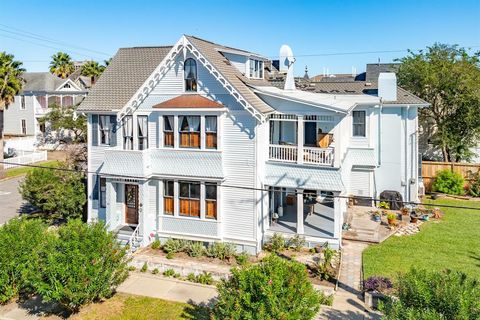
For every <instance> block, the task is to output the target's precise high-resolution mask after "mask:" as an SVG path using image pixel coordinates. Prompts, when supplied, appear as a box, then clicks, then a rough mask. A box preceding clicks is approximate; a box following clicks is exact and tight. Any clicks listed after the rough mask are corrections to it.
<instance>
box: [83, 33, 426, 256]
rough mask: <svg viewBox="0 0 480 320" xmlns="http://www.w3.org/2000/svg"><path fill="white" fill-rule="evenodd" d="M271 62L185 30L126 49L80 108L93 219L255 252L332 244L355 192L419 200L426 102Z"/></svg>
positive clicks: (381, 85)
mask: <svg viewBox="0 0 480 320" xmlns="http://www.w3.org/2000/svg"><path fill="white" fill-rule="evenodd" d="M266 63H267V59H266V58H264V57H262V56H261V55H258V54H255V53H251V52H248V51H244V50H240V49H234V48H230V47H225V46H222V45H219V44H215V43H212V42H209V41H205V40H202V39H199V38H196V37H192V36H182V37H181V38H180V39H179V40H178V42H177V43H176V44H175V45H173V46H167V47H137V48H123V49H120V50H119V51H118V52H117V54H116V55H115V57H114V58H113V60H112V62H111V64H110V65H109V66H108V68H107V69H106V70H105V72H104V73H103V75H102V76H101V77H100V79H99V80H98V81H97V83H96V85H95V86H94V87H93V89H92V90H91V91H90V93H89V95H88V96H87V98H86V99H85V100H84V101H83V102H82V103H81V105H80V106H79V109H78V111H81V112H84V113H86V114H87V115H88V171H89V176H88V215H89V216H88V219H89V220H90V221H94V220H103V221H105V222H106V224H107V226H108V228H109V229H111V230H117V229H119V228H125V227H129V228H130V230H131V231H132V232H135V234H137V235H138V238H139V239H141V240H140V241H141V244H142V245H146V244H148V243H149V242H151V241H153V240H154V239H155V238H159V239H162V240H164V239H167V238H169V237H173V238H186V239H192V240H200V241H205V242H214V241H225V242H231V243H234V244H236V245H237V248H238V250H239V251H247V252H251V253H256V252H258V251H260V250H261V246H262V243H263V242H264V241H265V240H266V239H267V238H268V237H269V236H271V235H272V234H273V233H274V232H281V233H283V234H285V235H286V236H290V235H294V234H301V235H302V236H304V237H305V239H306V240H307V242H308V243H309V244H315V243H324V242H329V243H330V245H331V246H332V247H336V248H338V247H339V246H340V245H341V230H342V224H343V220H344V216H345V213H346V210H347V198H348V196H349V195H357V196H363V197H377V196H378V195H379V193H380V192H381V191H383V190H395V191H398V192H400V193H401V194H402V195H403V198H404V200H407V201H408V200H416V199H417V178H418V175H417V171H418V170H417V143H416V141H417V136H416V134H417V110H418V108H419V107H422V106H424V105H425V102H424V101H422V100H420V99H418V98H417V97H414V96H413V95H411V94H409V93H408V92H406V91H404V90H402V89H401V88H397V86H396V82H395V78H394V77H393V78H392V76H391V74H382V75H381V76H380V80H379V82H378V90H377V84H368V83H362V84H361V85H362V86H363V87H364V90H363V89H362V90H353V91H351V90H347V92H338V93H331V92H327V93H323V91H322V88H317V89H315V90H310V89H309V90H298V89H295V88H291V87H289V89H287V90H286V89H284V88H278V87H277V86H274V85H272V83H271V82H270V81H268V77H267V76H266V75H265V74H264V73H265V69H264V65H265V64H266ZM281 63H282V62H281ZM382 77H384V79H383V78H382ZM287 78H288V77H287ZM345 85H346V84H345ZM359 85H360V84H359V83H356V84H355V85H354V86H359ZM127 229H128V228H127Z"/></svg>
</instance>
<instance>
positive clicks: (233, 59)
mask: <svg viewBox="0 0 480 320" xmlns="http://www.w3.org/2000/svg"><path fill="white" fill-rule="evenodd" d="M223 55H224V56H225V58H227V59H228V61H230V63H231V64H232V65H233V66H234V67H235V68H237V70H238V71H240V72H241V73H242V74H244V75H245V73H246V72H247V70H248V69H247V62H248V58H247V57H246V56H242V55H239V54H233V53H226V52H223Z"/></svg>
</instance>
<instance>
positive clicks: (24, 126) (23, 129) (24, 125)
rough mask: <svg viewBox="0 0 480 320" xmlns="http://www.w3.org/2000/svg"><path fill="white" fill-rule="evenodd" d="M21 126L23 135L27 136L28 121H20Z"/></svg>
mask: <svg viewBox="0 0 480 320" xmlns="http://www.w3.org/2000/svg"><path fill="white" fill-rule="evenodd" d="M20 123H21V126H22V134H23V135H26V134H27V120H26V119H22V120H20Z"/></svg>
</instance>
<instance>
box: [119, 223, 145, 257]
mask: <svg viewBox="0 0 480 320" xmlns="http://www.w3.org/2000/svg"><path fill="white" fill-rule="evenodd" d="M134 231H135V229H134V228H133V227H130V226H121V227H119V228H117V229H116V230H115V233H116V237H117V242H118V243H119V244H120V245H121V246H122V247H125V246H127V245H128V246H129V247H130V250H131V252H135V251H137V249H138V248H140V246H141V243H142V241H143V237H142V236H138V237H137V238H136V239H133V241H132V243H130V238H131V237H132V234H133V232H134Z"/></svg>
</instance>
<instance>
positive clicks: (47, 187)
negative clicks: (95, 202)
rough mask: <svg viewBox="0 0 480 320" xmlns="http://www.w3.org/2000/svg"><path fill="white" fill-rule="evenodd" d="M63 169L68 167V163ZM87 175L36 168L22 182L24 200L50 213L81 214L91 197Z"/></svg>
mask: <svg viewBox="0 0 480 320" xmlns="http://www.w3.org/2000/svg"><path fill="white" fill-rule="evenodd" d="M60 169H67V168H66V167H65V165H63V166H61V168H60ZM82 180H83V176H82V175H81V174H79V173H78V172H72V171H68V170H58V169H45V168H35V169H33V170H32V171H30V172H29V173H27V175H26V177H25V180H24V181H23V182H22V183H21V184H20V188H19V189H20V193H21V194H22V197H23V199H24V200H26V201H28V202H29V203H30V204H31V205H33V206H34V207H36V208H38V209H39V210H40V211H41V212H42V213H44V214H46V215H52V214H55V215H60V216H61V217H63V218H66V219H68V218H80V217H81V216H82V212H83V205H84V204H85V202H86V201H87V199H86V192H85V185H84V183H83V181H82Z"/></svg>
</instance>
